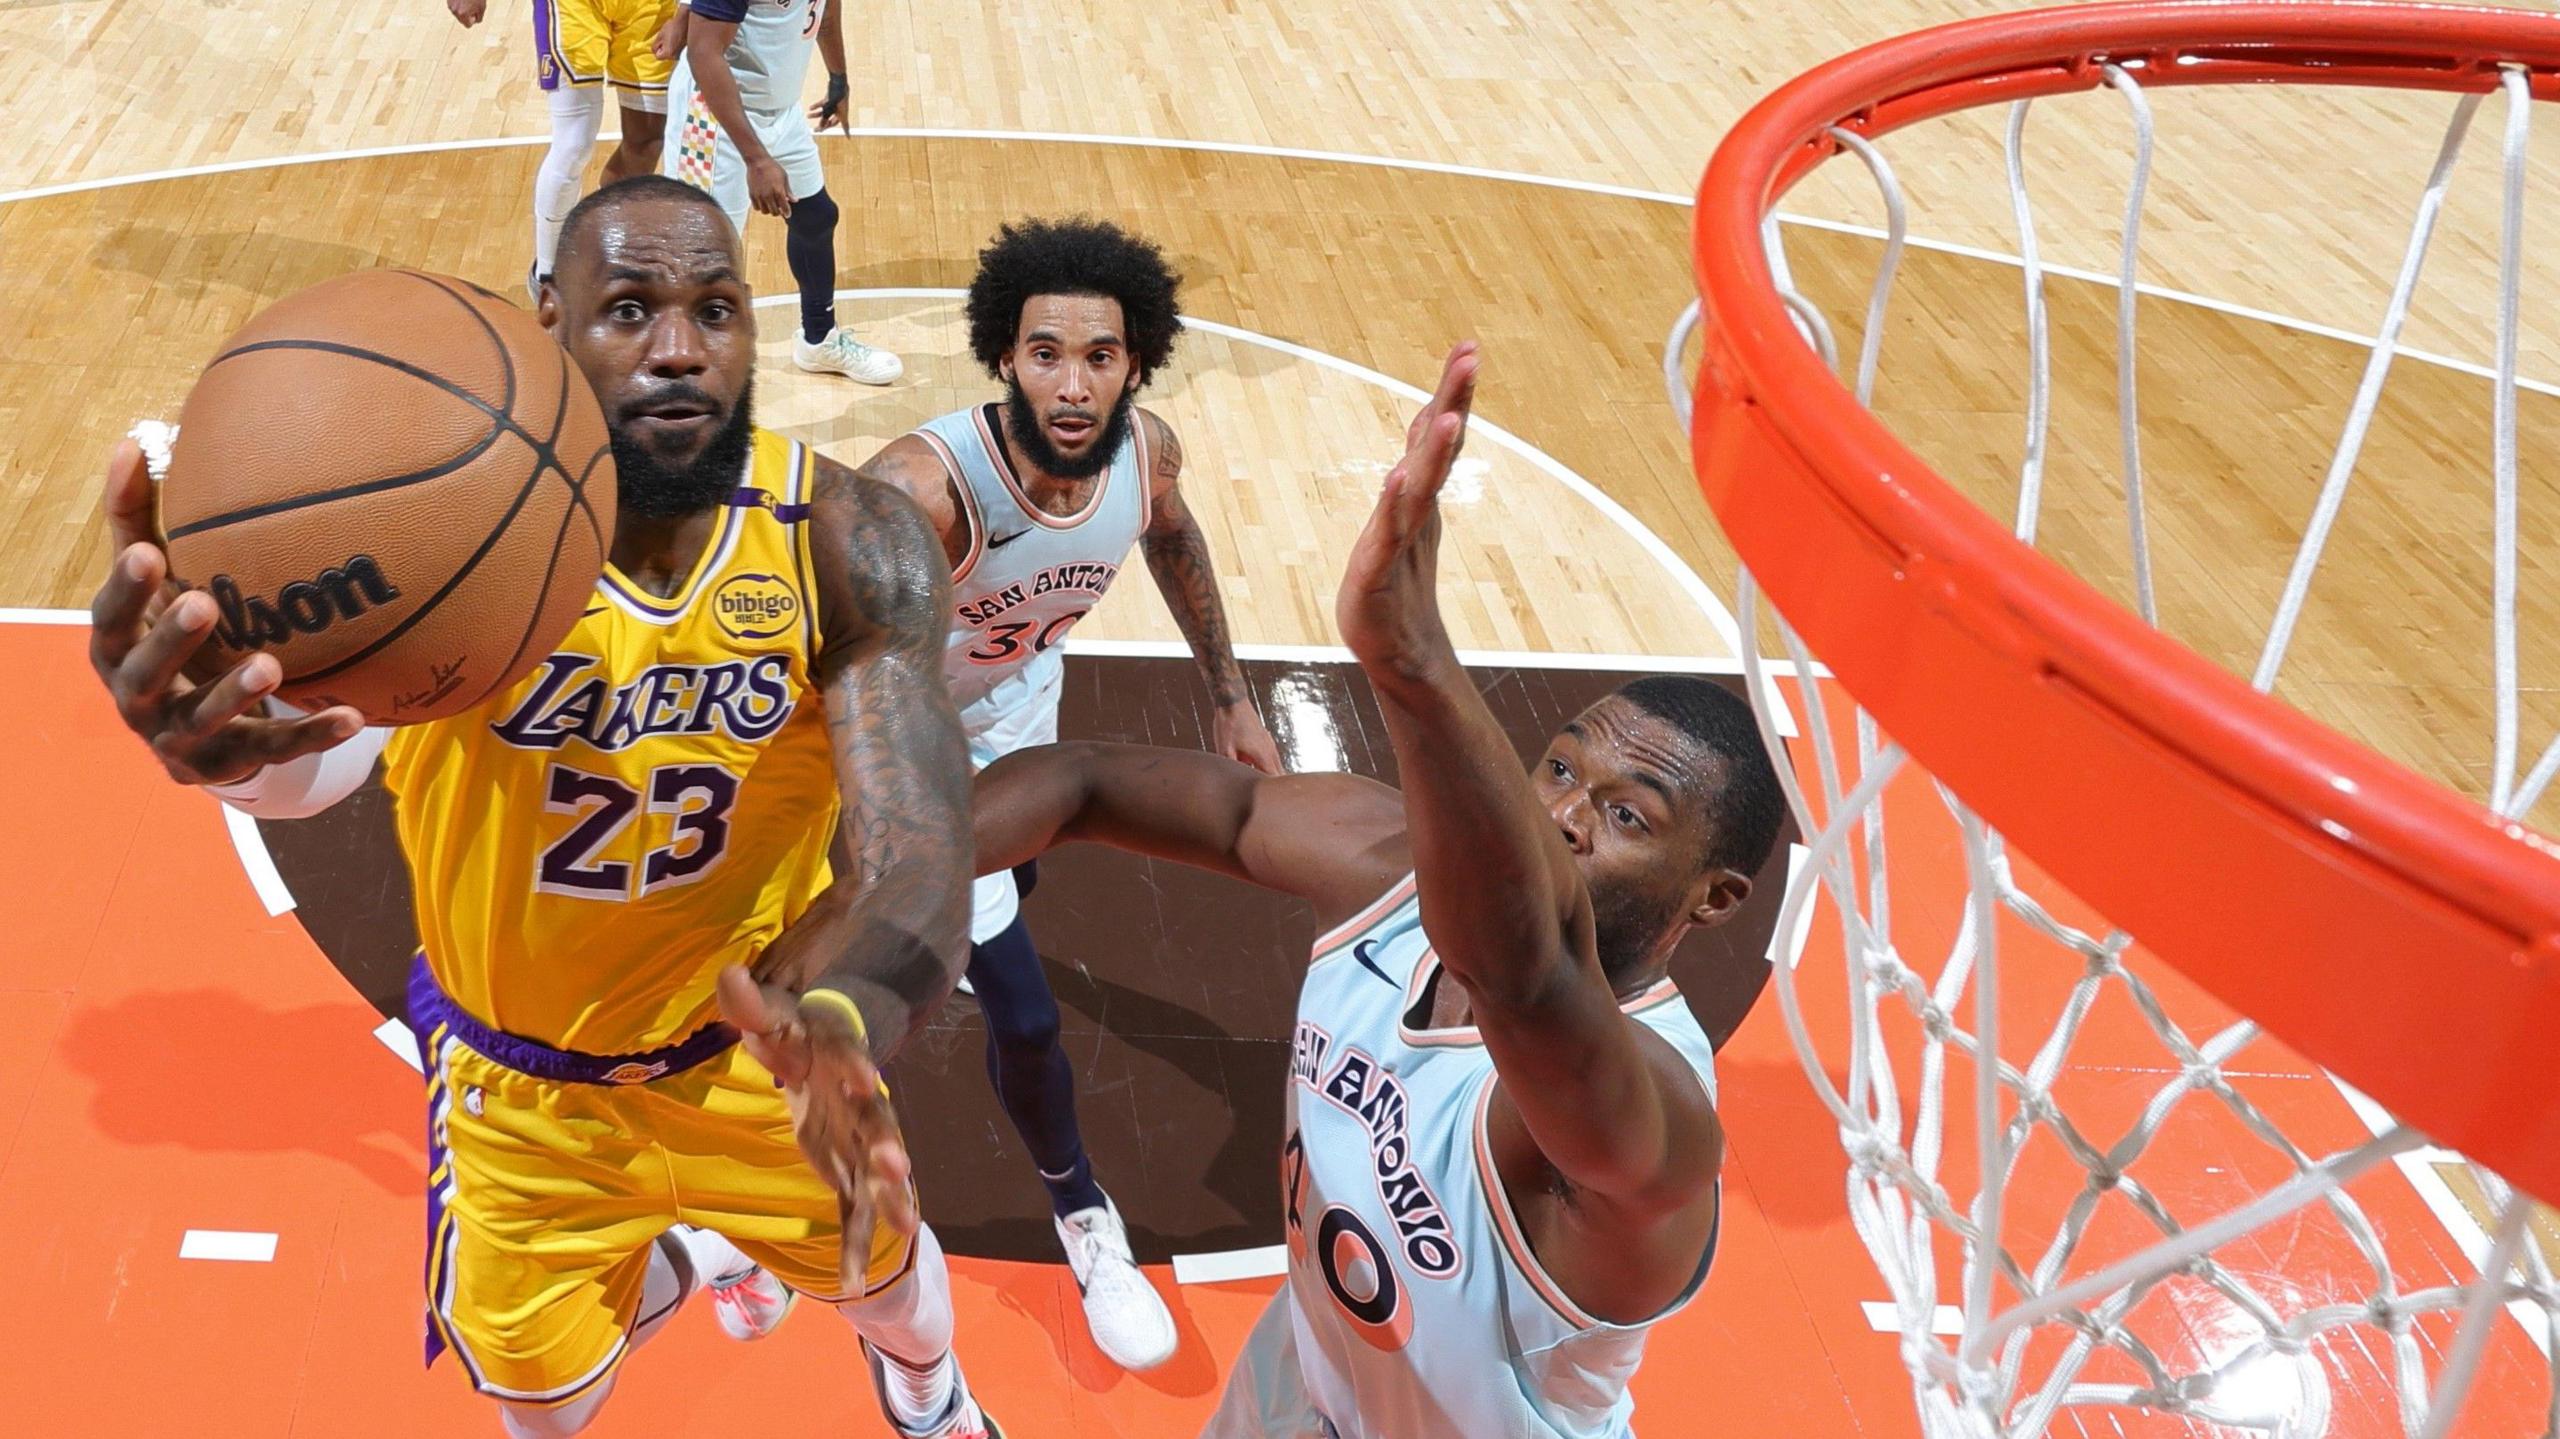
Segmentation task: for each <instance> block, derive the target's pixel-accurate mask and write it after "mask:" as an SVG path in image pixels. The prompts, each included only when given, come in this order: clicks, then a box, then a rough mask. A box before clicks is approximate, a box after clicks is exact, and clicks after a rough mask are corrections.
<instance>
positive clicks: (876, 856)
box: [812, 465, 976, 1048]
mask: <svg viewBox="0 0 2560 1439" xmlns="http://www.w3.org/2000/svg"><path fill="white" fill-rule="evenodd" d="M812 522H813V523H814V524H816V525H817V529H816V530H815V532H814V536H813V538H814V539H815V541H816V548H817V550H818V560H819V569H820V572H821V574H820V581H819V588H820V595H821V600H822V602H824V603H825V605H826V613H825V615H824V620H825V627H826V641H825V647H824V651H823V653H822V654H821V656H820V659H819V669H820V673H821V676H822V679H823V682H824V684H825V686H826V694H827V726H828V730H829V733H830V735H831V736H832V739H833V742H834V746H835V757H836V774H837V776H838V783H839V786H840V788H841V789H842V790H843V793H844V800H845V814H844V821H843V824H844V838H845V842H846V846H847V848H848V849H849V850H850V852H851V858H852V861H853V868H854V873H853V874H852V875H850V876H846V878H848V879H855V880H858V881H859V883H860V886H861V888H860V892H859V894H858V896H857V897H856V898H855V900H854V905H855V914H854V917H853V920H852V922H851V923H850V924H849V926H848V932H849V934H850V935H851V936H852V942H851V944H850V945H849V946H848V948H847V949H846V951H845V952H844V953H843V954H842V956H841V957H840V958H839V959H838V960H837V961H836V963H835V965H834V966H833V967H832V968H830V969H829V970H828V971H827V973H826V974H824V975H821V976H817V977H816V978H817V979H819V981H820V982H824V983H827V984H829V985H831V986H832V985H842V986H845V987H847V988H848V990H849V991H853V990H859V991H861V992H859V993H856V994H855V999H856V1002H857V1003H859V1004H861V1005H862V1007H863V1011H864V1014H865V1015H866V1017H868V1018H869V1020H870V1023H871V1025H872V1027H873V1029H874V1031H875V1035H876V1036H877V1037H876V1039H875V1047H881V1048H885V1047H887V1045H888V1044H890V1043H894V1041H893V1040H891V1039H890V1036H893V1035H894V1036H900V1037H903V1036H904V1035H905V1034H906V1033H907V1032H908V1031H910V1030H911V1029H912V1028H913V1027H914V1026H915V1025H917V1024H919V1023H921V1022H922V1020H923V1018H924V1016H925V1015H926V1014H927V1013H929V1012H930V1011H931V1009H932V1008H933V1006H935V1005H936V1004H938V1003H940V1002H941V1000H942V997H943V996H944V995H945V994H947V993H948V992H949V991H950V988H951V985H952V981H953V980H954V979H955V978H956V977H957V976H958V975H959V974H960V972H961V969H962V968H963V967H964V966H965V964H966V963H967V959H968V892H969V875H970V867H971V863H972V861H973V859H974V857H975V852H976V851H975V843H974V840H973V837H972V835H971V832H970V828H969V754H968V747H967V745H966V743H965V741H964V740H963V739H962V737H961V733H960V716H959V712H958V711H957V710H956V709H955V708H954V707H953V706H952V703H951V693H950V689H949V687H948V686H947V685H946V684H945V683H944V681H943V677H942V649H943V642H944V639H945V637H946V635H947V632H948V630H949V627H950V624H951V576H950V570H949V567H948V566H947V565H946V564H945V563H944V560H943V556H942V542H941V540H940V538H939V537H937V536H936V535H935V534H934V532H933V529H932V526H931V525H930V524H929V523H928V522H927V521H926V519H925V517H924V515H923V513H922V512H921V511H919V510H918V509H917V508H916V505H915V503H914V502H913V501H912V500H909V499H908V498H907V497H906V496H905V495H903V494H901V493H899V492H898V491H897V490H896V489H894V488H893V487H891V486H889V485H887V484H884V483H882V482H880V481H878V480H875V479H872V478H870V477H869V476H865V475H857V474H855V473H854V472H852V471H850V470H846V469H843V468H842V467H841V466H833V465H821V466H820V472H819V481H818V487H817V492H816V496H815V503H814V505H813V515H812ZM831 560H832V562H831ZM875 1005H876V1006H878V1007H880V1008H884V1009H888V1010H891V1011H893V1012H891V1013H878V1012H875ZM883 1031H885V1032H883Z"/></svg>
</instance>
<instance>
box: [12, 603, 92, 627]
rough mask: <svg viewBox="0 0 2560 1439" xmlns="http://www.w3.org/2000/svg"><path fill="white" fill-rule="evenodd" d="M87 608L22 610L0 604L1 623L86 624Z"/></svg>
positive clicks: (87, 618)
mask: <svg viewBox="0 0 2560 1439" xmlns="http://www.w3.org/2000/svg"><path fill="white" fill-rule="evenodd" d="M88 622H89V612H88V611H87V610H22V609H11V608H9V607H7V606H5V605H0V625H85V624H87V623H88Z"/></svg>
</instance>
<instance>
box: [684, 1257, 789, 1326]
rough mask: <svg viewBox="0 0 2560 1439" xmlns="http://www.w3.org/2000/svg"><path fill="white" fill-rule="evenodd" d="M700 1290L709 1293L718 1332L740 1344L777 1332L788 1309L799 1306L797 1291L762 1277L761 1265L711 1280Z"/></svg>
mask: <svg viewBox="0 0 2560 1439" xmlns="http://www.w3.org/2000/svg"><path fill="white" fill-rule="evenodd" d="M704 1287H706V1288H708V1289H709V1290H710V1291H711V1313H712V1317H714V1318H716V1319H718V1320H719V1321H720V1332H721V1333H723V1334H726V1335H728V1336H729V1337H730V1338H732V1339H735V1340H737V1341H738V1342H740V1343H742V1344H747V1343H753V1342H754V1341H756V1340H758V1339H762V1338H763V1337H765V1336H766V1335H768V1334H771V1333H772V1332H773V1331H774V1330H776V1329H779V1328H781V1327H782V1321H783V1319H784V1318H785V1317H786V1316H788V1315H789V1314H790V1313H791V1306H793V1305H795V1304H797V1303H799V1302H800V1295H799V1293H798V1292H797V1291H795V1290H793V1289H792V1288H790V1287H789V1286H788V1285H786V1284H784V1283H783V1282H782V1281H781V1280H779V1279H776V1278H774V1277H773V1276H772V1275H771V1274H768V1273H766V1272H765V1270H764V1266H762V1265H751V1266H749V1267H748V1268H747V1269H746V1270H744V1271H743V1272H741V1273H738V1274H734V1275H730V1276H728V1277H725V1278H721V1279H714V1280H712V1281H711V1282H710V1283H709V1284H708V1285H706V1286H704Z"/></svg>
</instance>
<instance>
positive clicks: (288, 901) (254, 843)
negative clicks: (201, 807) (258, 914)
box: [207, 796, 293, 916]
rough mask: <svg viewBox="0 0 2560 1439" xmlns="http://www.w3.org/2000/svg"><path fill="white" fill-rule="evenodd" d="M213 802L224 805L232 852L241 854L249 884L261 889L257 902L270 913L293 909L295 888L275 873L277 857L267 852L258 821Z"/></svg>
mask: <svg viewBox="0 0 2560 1439" xmlns="http://www.w3.org/2000/svg"><path fill="white" fill-rule="evenodd" d="M207 798H211V796H207ZM213 802H214V803H215V804H217V805H222V825H223V828H225V829H227V830H229V831H231V849H232V852H233V853H235V854H237V855H239V856H240V868H241V869H243V870H245V871H247V873H248V875H249V887H250V888H251V889H254V890H256V891H257V892H258V902H259V903H260V904H263V905H265V906H266V907H267V913H268V914H269V915H270V916H273V915H279V914H283V913H284V912H286V911H287V910H290V909H292V908H293V891H292V889H290V888H288V887H287V886H286V884H285V882H284V876H283V875H281V874H279V873H277V872H276V859H275V856H274V855H271V854H269V853H267V839H266V836H265V835H262V834H260V833H258V822H257V821H256V820H254V819H251V818H250V817H249V816H248V815H246V814H243V813H241V812H240V811H239V810H236V809H233V808H232V807H231V806H229V805H227V804H223V803H222V801H221V800H219V799H215V800H214V801H213Z"/></svg>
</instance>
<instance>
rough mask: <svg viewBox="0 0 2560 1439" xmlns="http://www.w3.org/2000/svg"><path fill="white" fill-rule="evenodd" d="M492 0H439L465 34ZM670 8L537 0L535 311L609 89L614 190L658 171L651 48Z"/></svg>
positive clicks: (660, 72)
mask: <svg viewBox="0 0 2560 1439" xmlns="http://www.w3.org/2000/svg"><path fill="white" fill-rule="evenodd" d="M488 6H489V0H445V8H446V9H447V10H450V11H452V12H453V18H454V19H456V20H458V21H460V22H462V27H463V28H464V29H466V30H468V29H470V28H471V27H472V26H474V25H477V24H479V23H480V21H481V20H482V18H483V17H485V16H486V15H487V13H488ZM675 8H676V7H675V0H533V60H534V73H535V76H536V78H537V79H539V80H540V82H541V85H542V93H543V95H544V96H545V97H546V98H547V99H548V100H549V101H550V105H551V148H550V150H548V151H547V152H545V153H544V155H543V157H542V169H541V170H540V171H539V172H538V173H537V174H536V175H535V176H534V180H533V268H532V269H530V270H528V271H526V272H525V281H524V288H525V293H526V295H528V296H530V297H531V298H532V299H533V301H534V302H535V303H536V304H539V303H541V300H542V282H543V280H544V279H545V278H547V277H548V276H549V275H550V274H551V262H552V257H553V256H554V255H555V254H556V253H557V252H558V250H559V248H560V223H561V222H562V221H563V220H566V219H568V218H569V209H570V207H571V206H573V205H575V204H577V203H578V193H579V186H580V182H582V181H583V180H585V178H586V174H587V158H588V156H589V155H591V154H593V153H594V151H595V147H596V135H597V134H598V132H600V131H601V130H602V129H603V127H604V92H605V87H606V86H608V85H610V86H612V88H613V94H614V98H615V99H616V100H618V101H620V102H621V104H622V143H621V144H619V145H617V146H615V147H614V151H613V153H612V154H611V155H609V156H607V157H606V158H605V162H604V178H603V180H602V181H601V182H600V183H602V184H606V185H610V184H612V183H613V182H614V181H616V180H620V179H624V178H626V177H628V176H632V175H646V174H648V173H649V172H650V171H652V170H655V169H657V168H658V149H659V146H660V144H661V143H662V141H663V140H664V138H665V135H666V131H667V72H668V69H669V66H668V62H667V60H666V58H665V57H663V56H661V55H660V54H659V53H658V50H657V48H656V44H657V40H658V37H659V33H660V32H661V31H662V30H663V29H664V28H665V27H666V25H667V23H668V21H669V20H670V18H672V17H673V16H674V14H675Z"/></svg>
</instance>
